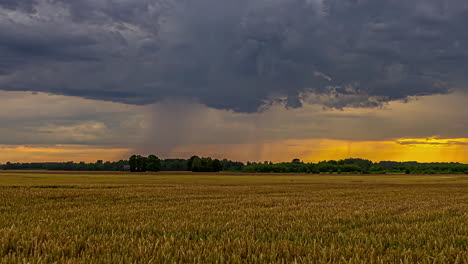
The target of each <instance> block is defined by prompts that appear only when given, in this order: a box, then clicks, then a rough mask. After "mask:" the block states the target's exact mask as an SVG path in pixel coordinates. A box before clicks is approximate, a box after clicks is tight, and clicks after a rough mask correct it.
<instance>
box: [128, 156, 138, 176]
mask: <svg viewBox="0 0 468 264" xmlns="http://www.w3.org/2000/svg"><path fill="white" fill-rule="evenodd" d="M128 165H130V171H131V172H136V171H137V168H138V164H137V156H136V155H132V156H131V157H130V158H129V159H128Z"/></svg>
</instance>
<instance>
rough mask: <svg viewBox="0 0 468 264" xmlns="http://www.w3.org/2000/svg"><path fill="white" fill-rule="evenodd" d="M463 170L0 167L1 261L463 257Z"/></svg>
mask: <svg viewBox="0 0 468 264" xmlns="http://www.w3.org/2000/svg"><path fill="white" fill-rule="evenodd" d="M467 248H468V176H467V175H443V176H439V175H430V176H424V175H361V176H360V175H278V174H274V175H246V174H192V173H178V174H177V173H176V174H169V173H157V174H125V173H96V174H92V173H64V172H56V173H50V172H9V171H5V172H1V173H0V263H468V253H467Z"/></svg>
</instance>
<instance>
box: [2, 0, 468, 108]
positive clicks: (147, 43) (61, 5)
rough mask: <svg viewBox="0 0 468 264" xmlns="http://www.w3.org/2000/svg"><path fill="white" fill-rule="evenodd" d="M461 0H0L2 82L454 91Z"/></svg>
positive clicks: (275, 93) (314, 93) (313, 99)
mask: <svg viewBox="0 0 468 264" xmlns="http://www.w3.org/2000/svg"><path fill="white" fill-rule="evenodd" d="M467 23H468V2H466V1H464V0H447V1H443V2H441V1H438V0H415V1H406V0H396V1H384V0H346V1H342V0H238V1H228V0H199V1H184V0H152V1H151V0H118V1H117V0H83V1H65V0H21V1H18V0H15V1H10V0H6V1H1V2H0V58H1V60H0V89H2V90H10V91H42V92H47V93H54V94H63V95H73V96H80V97H84V98H92V99H98V100H106V101H116V102H123V103H129V104H151V103H154V102H160V101H163V100H164V99H167V98H174V97H175V98H186V99H187V98H188V99H190V100H193V99H195V100H196V101H198V102H200V103H202V104H204V105H207V106H209V107H212V108H218V109H229V110H234V111H236V112H256V111H258V110H259V109H262V107H263V106H265V105H269V104H276V103H277V102H281V103H282V104H284V105H286V106H287V107H289V108H297V107H300V106H302V104H303V103H313V104H320V105H323V106H325V107H332V108H343V107H375V106H380V105H381V104H382V103H384V102H388V101H393V100H405V99H407V98H408V97H410V96H423V95H433V94H444V93H448V92H449V91H451V90H453V89H466V88H465V87H467V86H466V81H467V80H466V77H465V76H466V72H467V70H468V34H466V32H465V31H466V30H465V25H466V24H467Z"/></svg>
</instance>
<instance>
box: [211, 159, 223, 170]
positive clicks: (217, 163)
mask: <svg viewBox="0 0 468 264" xmlns="http://www.w3.org/2000/svg"><path fill="white" fill-rule="evenodd" d="M222 169H223V166H222V165H221V162H220V161H219V159H215V160H213V171H214V172H218V171H221V170H222Z"/></svg>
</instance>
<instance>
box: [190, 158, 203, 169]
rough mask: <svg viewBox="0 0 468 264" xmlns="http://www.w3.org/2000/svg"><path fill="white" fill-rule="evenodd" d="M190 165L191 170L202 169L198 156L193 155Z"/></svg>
mask: <svg viewBox="0 0 468 264" xmlns="http://www.w3.org/2000/svg"><path fill="white" fill-rule="evenodd" d="M190 167H191V169H192V171H193V172H200V171H203V166H202V160H201V159H200V158H199V157H198V156H194V157H193V159H192V163H191V166H190Z"/></svg>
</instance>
